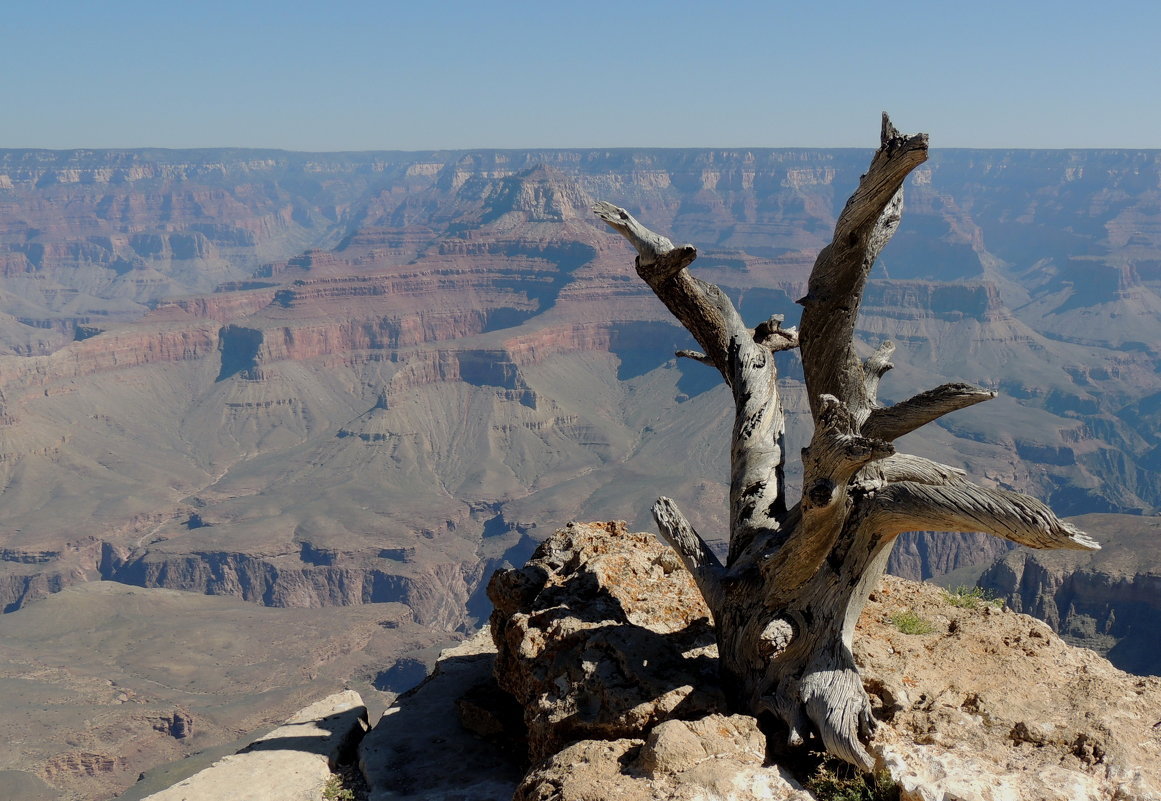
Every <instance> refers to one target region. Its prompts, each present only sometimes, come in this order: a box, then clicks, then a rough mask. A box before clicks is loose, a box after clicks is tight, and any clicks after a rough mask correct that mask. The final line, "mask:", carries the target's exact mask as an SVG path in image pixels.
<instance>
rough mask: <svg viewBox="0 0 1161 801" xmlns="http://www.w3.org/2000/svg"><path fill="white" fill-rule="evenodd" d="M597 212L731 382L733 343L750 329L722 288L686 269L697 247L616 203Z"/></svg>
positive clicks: (596, 207) (596, 208) (597, 208)
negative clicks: (671, 236) (679, 243)
mask: <svg viewBox="0 0 1161 801" xmlns="http://www.w3.org/2000/svg"><path fill="white" fill-rule="evenodd" d="M593 212H594V213H596V215H597V216H598V217H600V218H601V219H602V220H604V221H605V223H607V224H608V225H609V227H610V228H612V229H613V230H614V231H616V232H617V233H619V234H621V236H623V237H625V239H627V240H628V241H629V243H630V244H631V245H633V247H634V248H635V249H636V250H637V262H636V265H637V275H639V276H641V278H642V279H644V281H645V282H646V283H647V284H649V287H650V288H651V289H652V290H653V292H654V294H656V295H657V297H658V298H659V299H660V300H661V302H662V303H664V304H665V307H666V308H667V309H669V311H670V312H672V313H673V316H674V317H676V318H677V319H678V321H679V322H680V323H681V324H682V325H683V326H685V328H686V330H688V331H689V333H691V334H692V335H693V338H694V339H696V340H697V342H698V344H699V345H701V347H702V350H703V351H704V352H705V354H706V357H707V358H708V359H709V360H710V361H711V363H712V364H713V365H714V366H715V367H717V368H718V370H719V371H720V372H721V373H722V376H723V377H724V378H725V380H726V382H727V383H728V382H729V381H730V376H729V371H728V369H727V366H726V357H727V351H728V349H729V342H730V338H731V337H733V336H737V335H740V334H741V333H742V332H747V333H748V332H749V329H748V328H747V327H746V325H745V324H744V323H743V322H742V318H741V316H740V315H739V314H738V312H737V309H735V308H734V305H733V303H731V302H730V299H729V298H727V297H726V294H725V293H724V292H722V291H721V289H719V288H718V287H716V286H714V285H713V284H710V283H707V282H705V281H701V280H699V279H697V278H694V277H693V276H692V275H690V273H689V271H688V270H687V269H686V268H687V267H688V266H689V265H690V264H692V263H693V261H694V259H696V258H697V250H696V249H695V248H694V247H693V246H692V245H682V246H680V247H674V245H673V243H672V242H670V241H669V239H667V238H666V237H664V236H661V235H660V234H657V233H654V232H653V231H650V230H649V229H648V228H646V227H645V226H643V225H642V224H641V223H639V222H637V220H635V219H634V218H633V215H631V214H629V212H627V211H625V210H624V209H622V208H618V207H617V206H614V205H613V204H612V203H606V202H604V201H601V202H600V203H596V204H594V205H593Z"/></svg>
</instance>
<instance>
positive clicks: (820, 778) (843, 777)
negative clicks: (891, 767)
mask: <svg viewBox="0 0 1161 801" xmlns="http://www.w3.org/2000/svg"><path fill="white" fill-rule="evenodd" d="M803 785H804V786H805V787H806V789H807V790H809V791H810V792H811V793H813V794H814V795H815V797H816V798H818V799H819V801H898V798H899V786H898V785H896V784H895V782H893V781H892V780H891V774H890V773H887V771H885V770H884V771H879V772H877V773H860V772H859V771H858V769H857V768H855V767H854V766H853V765H848V764H847V763H845V762H840V761H839V760H837V759H834V758H833V757H827V758H826V759H824V760H823V761H822V763H821V764H820V765H819V766H818V768H817V769H815V771H814V773H813V774H812V775H811V777H810V778H809V779H807V780H806V781H805V782H803Z"/></svg>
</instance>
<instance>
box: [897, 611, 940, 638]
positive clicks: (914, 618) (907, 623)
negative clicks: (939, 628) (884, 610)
mask: <svg viewBox="0 0 1161 801" xmlns="http://www.w3.org/2000/svg"><path fill="white" fill-rule="evenodd" d="M891 625H892V626H894V627H895V628H897V629H899V631H901V632H903V633H904V634H930V633H931V632H933V631H935V625H934V624H933V623H932V622H931V621H930V620H925V619H924V618H922V617H920V616H919V615H918V614H917V613H916V612H915V610H913V609H908V610H907V611H906V612H896V613H895V614H893V615H891Z"/></svg>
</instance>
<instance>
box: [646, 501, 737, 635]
mask: <svg viewBox="0 0 1161 801" xmlns="http://www.w3.org/2000/svg"><path fill="white" fill-rule="evenodd" d="M652 511H653V519H654V520H655V521H656V522H657V529H658V531H660V532H661V536H662V537H663V538H664V539H665V541H666V542H667V543H669V546H670V547H671V548H673V550H675V551H677V555H678V556H679V557H681V561H682V563H683V564H684V565H685V567H686V569H687V570H689V572H690V573H692V574H693V578H694V581H695V582H696V583H697V586H698V589H699V590H701V594H702V597H703V598H704V599H705V602H706V605H707V606H709V608H710V609H711V610H712V611H713V612H714V614H717V611H718V609H719V603H720V600H721V597H722V588H721V574H722V563H721V562H720V561H719V560H718V557H717V556H716V555H715V554H714V552H713V551H712V550H710V547H709V546H708V545H706V543H705V540H703V539H702V538H701V535H700V534H698V533H697V531H695V530H694V528H693V526H691V525H690V524H689V521H688V520H686V519H685V515H683V514H682V513H681V510H680V509H678V508H677V504H676V503H674V502H673V501H672V500H670V499H669V498H664V497H662V498H658V499H657V502H656V503H654V504H653V510H652Z"/></svg>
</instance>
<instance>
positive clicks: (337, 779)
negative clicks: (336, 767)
mask: <svg viewBox="0 0 1161 801" xmlns="http://www.w3.org/2000/svg"><path fill="white" fill-rule="evenodd" d="M322 797H323V799H324V801H355V791H354V790H349V789H347V788H346V787H343V777H342V776H339V775H337V774H336V775H334V776H331V777H330V778H329V779H327V783H326V784H325V785H323V791H322Z"/></svg>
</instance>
